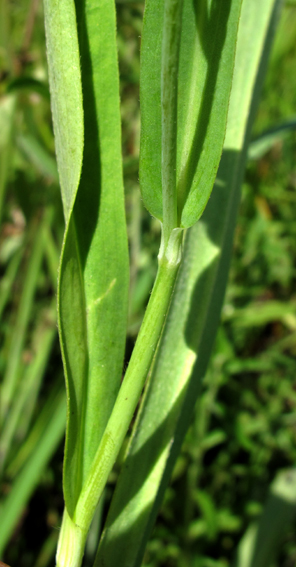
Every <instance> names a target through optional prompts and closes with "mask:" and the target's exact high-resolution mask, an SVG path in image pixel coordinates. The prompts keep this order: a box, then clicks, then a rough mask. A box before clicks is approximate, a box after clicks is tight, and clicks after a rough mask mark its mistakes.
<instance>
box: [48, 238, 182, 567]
mask: <svg viewBox="0 0 296 567" xmlns="http://www.w3.org/2000/svg"><path fill="white" fill-rule="evenodd" d="M182 236H183V231H182V230H181V229H175V230H174V231H173V232H172V234H171V237H170V239H169V242H168V244H167V246H164V242H163V238H162V245H161V248H160V254H159V257H158V260H159V267H158V273H157V277H156V280H155V284H154V287H153V290H152V294H151V297H150V301H149V303H148V307H147V310H146V313H145V317H144V320H143V323H142V326H141V330H140V333H139V336H138V339H137V342H136V345H135V347H134V350H133V353H132V357H131V360H130V363H129V366H128V369H127V372H126V374H125V377H124V380H123V383H122V386H121V388H120V391H119V394H118V396H117V399H116V402H115V405H114V408H113V411H112V413H111V416H110V418H109V421H108V424H107V427H106V429H105V431H104V434H103V437H102V440H101V443H100V445H99V447H98V450H97V453H96V455H95V458H94V461H93V464H92V467H91V469H90V472H89V475H88V477H87V479H86V482H85V484H84V486H83V488H82V491H81V493H80V496H79V499H78V503H77V506H76V510H75V513H74V518H73V520H71V519H70V518H69V516H68V514H67V513H66V514H65V516H64V520H63V527H62V530H61V534H60V541H59V547H58V552H57V566H58V567H78V566H79V565H80V561H81V558H82V555H81V547H82V548H83V547H84V544H85V540H86V536H87V532H88V530H89V527H90V523H91V521H92V518H93V515H94V512H95V509H96V506H97V503H98V501H99V499H100V497H101V494H102V492H103V489H104V487H105V484H106V482H107V480H108V476H109V474H110V472H111V470H112V467H113V465H114V463H115V460H116V458H117V456H118V453H119V450H120V448H121V445H122V443H123V440H124V438H125V435H126V433H127V431H128V428H129V425H130V422H131V419H132V417H133V414H134V412H135V409H136V407H137V404H138V402H139V398H140V396H141V392H142V389H143V386H144V384H145V381H146V378H147V374H148V372H149V369H150V366H151V363H152V360H153V357H154V353H155V351H156V348H157V345H158V341H159V338H160V336H161V332H162V329H163V325H164V322H165V318H166V315H167V312H168V308H169V305H170V301H171V297H172V293H173V289H174V284H175V281H176V277H177V273H178V269H179V266H180V262H181V246H182ZM77 530H78V532H79V537H77V538H76V537H74V535H73V534H74V532H75V533H76V531H77Z"/></svg>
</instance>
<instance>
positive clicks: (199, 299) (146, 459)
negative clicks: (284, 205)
mask: <svg viewBox="0 0 296 567" xmlns="http://www.w3.org/2000/svg"><path fill="white" fill-rule="evenodd" d="M278 6H279V2H276V1H274V0H268V1H266V2H264V5H261V4H260V5H259V4H258V3H257V1H256V0H246V1H244V3H243V8H242V14H241V21H240V27H239V34H238V45H237V54H236V64H235V73H234V81H233V87H232V94H231V99H230V107H229V116H228V129H227V134H226V140H225V147H224V152H223V156H222V160H221V164H220V167H219V172H218V176H217V180H216V183H215V188H214V191H213V194H212V197H211V199H210V201H209V203H208V206H207V208H206V210H205V212H204V215H203V217H202V219H201V220H200V221H199V222H198V223H197V224H196V225H195V226H194V227H192V228H191V229H190V230H189V231H188V233H187V236H186V241H185V247H184V253H183V262H182V266H181V269H180V273H179V276H178V280H177V284H176V289H175V292H174V296H173V300H172V304H171V308H170V312H169V315H168V320H167V325H166V327H165V330H164V334H163V337H162V342H161V345H160V347H159V351H158V356H157V359H156V362H155V365H154V368H153V371H152V377H151V379H150V382H149V384H148V387H147V389H146V392H145V396H144V398H143V401H142V405H141V408H140V413H139V416H138V419H137V422H136V424H135V426H134V430H133V435H132V440H131V443H130V446H129V449H128V452H127V455H126V458H125V463H124V466H123V469H122V471H121V474H120V477H119V480H118V483H117V486H116V490H115V494H114V497H113V500H112V503H111V508H110V511H109V515H108V517H107V522H106V526H105V530H104V532H103V535H102V539H101V543H100V546H99V549H98V553H97V557H96V561H95V567H103V566H105V565H108V567H115V566H117V565H119V564H120V565H122V567H128V566H130V565H133V567H137V566H139V565H140V564H141V561H142V558H143V553H144V550H145V545H146V542H147V540H148V538H149V535H150V532H151V529H152V526H153V523H154V521H155V517H156V514H157V511H158V508H159V506H160V503H161V499H162V497H163V494H164V490H165V488H166V486H167V483H168V480H169V477H170V475H171V472H172V469H173V466H174V463H175V460H176V458H177V455H178V453H179V450H180V447H181V443H182V440H183V438H184V435H185V432H186V430H187V428H188V426H189V424H190V421H191V416H192V412H193V408H194V404H195V400H196V399H197V396H198V395H199V392H200V387H201V381H202V378H203V377H204V375H205V372H206V368H207V364H208V361H209V357H210V353H211V348H212V345H213V342H214V338H215V334H216V330H217V326H218V323H219V315H220V310H221V305H222V302H223V296H224V291H225V286H226V282H227V275H228V269H229V263H230V257H231V251H232V240H233V232H234V227H235V221H236V215H237V209H238V205H239V199H240V185H241V181H242V176H243V172H244V166H245V161H246V155H247V146H248V141H249V137H250V126H251V123H252V119H253V115H254V111H255V108H256V104H257V102H258V93H259V87H260V85H261V84H262V80H263V72H264V69H265V66H266V61H267V56H268V53H269V50H270V42H271V39H272V37H273V28H274V22H275V18H276V9H277V8H278ZM238 117H240V120H238Z"/></svg>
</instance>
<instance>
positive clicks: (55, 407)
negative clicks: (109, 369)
mask: <svg viewBox="0 0 296 567" xmlns="http://www.w3.org/2000/svg"><path fill="white" fill-rule="evenodd" d="M47 405H49V406H50V407H49V408H48V407H47ZM48 409H49V411H48ZM43 411H45V412H46V419H45V420H44V424H43V428H42V429H40V427H39V431H38V437H39V439H38V443H36V444H35V443H33V450H32V452H30V453H29V455H28V457H27V459H26V462H25V465H24V467H23V468H22V470H21V471H20V473H19V475H18V477H17V479H16V480H15V482H14V483H13V486H12V488H11V490H10V492H9V494H8V495H7V497H6V499H5V500H3V501H2V502H1V506H0V523H1V530H0V554H1V555H2V553H3V550H4V549H5V547H6V545H7V543H8V541H9V539H10V537H11V535H12V533H13V530H14V528H15V527H16V524H17V522H18V520H19V518H20V516H21V514H22V512H23V510H24V507H25V505H26V503H27V502H28V500H29V498H30V496H31V494H32V493H33V491H34V489H35V487H36V485H37V484H38V481H39V478H40V475H41V473H42V471H43V470H44V468H45V467H46V465H47V463H48V462H49V460H50V458H51V457H52V455H53V453H54V451H55V450H56V448H57V446H58V444H59V443H60V441H61V439H62V437H63V433H64V429H65V420H66V407H65V395H64V392H58V393H56V394H55V396H54V397H53V398H50V399H49V400H48V403H47V404H46V406H45V407H44V409H43Z"/></svg>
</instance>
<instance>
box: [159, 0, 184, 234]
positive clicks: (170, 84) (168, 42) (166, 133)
mask: <svg viewBox="0 0 296 567" xmlns="http://www.w3.org/2000/svg"><path fill="white" fill-rule="evenodd" d="M182 7H183V0H166V1H165V7H164V28H163V41H162V59H161V121H162V135H161V138H162V139H161V147H162V149H161V162H162V202H163V237H164V243H165V245H166V244H167V242H168V240H169V238H170V234H171V232H172V230H173V229H174V228H176V227H177V226H178V214H177V188H176V160H177V94H178V67H179V51H180V39H181V27H182Z"/></svg>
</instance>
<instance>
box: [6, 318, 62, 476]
mask: <svg viewBox="0 0 296 567" xmlns="http://www.w3.org/2000/svg"><path fill="white" fill-rule="evenodd" d="M55 319H56V317H55V309H54V307H53V308H52V309H51V310H50V311H49V312H48V313H47V314H46V317H44V318H43V320H42V322H41V324H39V325H38V327H37V329H36V332H35V341H34V342H35V344H33V351H35V358H34V359H33V361H32V362H30V364H29V365H28V367H27V369H26V370H25V372H24V373H23V376H22V377H21V381H20V385H19V387H18V392H17V395H16V396H14V398H13V401H12V405H11V408H10V411H9V413H8V415H7V418H6V420H5V423H4V425H3V428H2V433H1V439H0V455H1V469H3V468H4V466H5V462H6V459H7V457H8V454H9V450H10V447H11V443H12V441H13V438H14V435H15V432H16V430H17V428H18V426H19V421H20V418H21V417H22V423H21V427H20V430H21V432H22V437H23V438H24V437H25V436H26V432H27V430H28V427H29V424H30V421H31V416H32V413H33V411H34V408H35V404H36V400H37V396H38V392H39V389H40V386H41V382H42V378H43V375H44V372H45V369H46V365H47V362H48V358H49V355H50V352H51V349H52V345H53V341H54V338H55V336H56V321H55Z"/></svg>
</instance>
